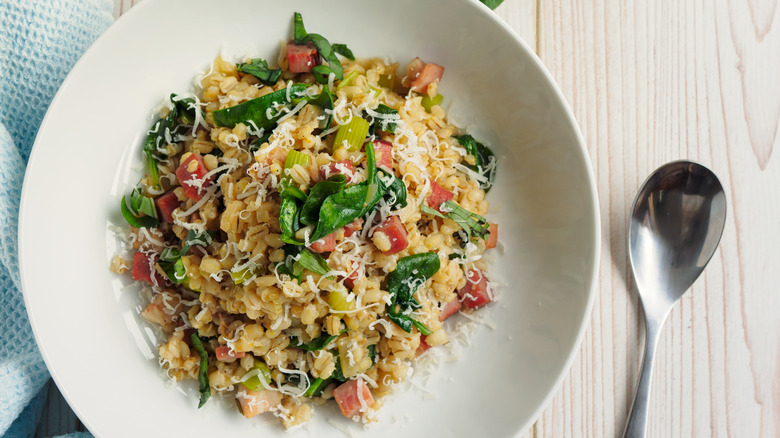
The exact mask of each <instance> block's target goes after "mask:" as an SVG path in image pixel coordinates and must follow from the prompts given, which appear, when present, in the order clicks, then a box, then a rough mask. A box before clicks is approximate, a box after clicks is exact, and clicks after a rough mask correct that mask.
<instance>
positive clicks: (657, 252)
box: [623, 161, 726, 438]
mask: <svg viewBox="0 0 780 438" xmlns="http://www.w3.org/2000/svg"><path fill="white" fill-rule="evenodd" d="M630 221H631V222H630V225H629V230H628V254H629V257H630V259H631V268H632V269H633V271H634V278H635V279H636V285H637V289H638V291H639V297H640V298H641V299H642V309H643V310H644V314H645V330H646V333H647V334H646V336H645V355H644V360H643V362H642V374H641V377H640V379H639V385H638V386H637V390H636V396H635V398H634V403H633V405H632V407H631V415H630V416H629V418H628V423H627V424H626V430H625V433H624V435H623V436H624V437H626V438H638V437H644V436H645V434H646V433H647V406H648V401H649V399H650V388H651V380H652V375H653V359H654V358H655V350H656V346H657V345H658V338H659V335H660V333H661V329H662V327H663V324H664V322H665V321H666V317H667V316H668V315H669V311H670V310H671V309H672V307H673V306H674V304H675V303H676V302H677V300H679V299H680V297H681V296H682V295H683V294H684V293H685V291H686V290H688V289H689V288H690V287H691V285H692V284H693V282H694V281H696V278H697V277H698V276H699V274H701V272H702V270H703V269H704V267H705V266H706V265H707V262H709V261H710V258H711V257H712V254H713V253H714V252H715V249H716V248H717V247H718V242H719V241H720V236H721V234H722V233H723V226H724V225H725V222H726V196H725V194H724V193H723V187H722V186H721V185H720V181H718V178H717V177H716V176H715V174H714V173H712V171H711V170H709V169H707V168H706V167H704V166H702V165H701V164H697V163H693V162H690V161H675V162H672V163H668V164H665V165H663V166H661V167H660V168H659V169H657V170H656V171H655V172H653V174H652V175H650V177H649V178H648V179H647V181H645V183H644V184H643V185H642V188H641V189H640V190H639V193H638V194H637V196H636V200H635V201H634V208H633V211H632V213H631V219H630Z"/></svg>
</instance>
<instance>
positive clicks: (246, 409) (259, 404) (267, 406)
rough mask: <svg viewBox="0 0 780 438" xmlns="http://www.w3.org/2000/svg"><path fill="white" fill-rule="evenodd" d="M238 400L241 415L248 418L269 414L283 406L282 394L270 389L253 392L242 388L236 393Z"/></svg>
mask: <svg viewBox="0 0 780 438" xmlns="http://www.w3.org/2000/svg"><path fill="white" fill-rule="evenodd" d="M236 398H237V399H238V402H239V403H240V404H241V413H242V414H244V417H246V418H252V417H254V416H256V415H258V414H262V413H264V412H268V411H270V410H272V409H275V408H276V407H277V406H279V405H280V404H282V393H281V392H279V391H272V390H270V389H262V390H260V391H252V390H251V389H247V388H245V387H243V386H241V388H240V389H239V390H238V391H237V392H236Z"/></svg>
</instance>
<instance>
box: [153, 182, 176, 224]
mask: <svg viewBox="0 0 780 438" xmlns="http://www.w3.org/2000/svg"><path fill="white" fill-rule="evenodd" d="M154 204H155V205H156V206H157V214H158V215H159V216H160V219H162V221H163V222H168V223H169V224H170V223H173V210H176V209H177V208H179V205H181V203H180V202H179V198H177V197H176V194H175V193H173V190H171V191H169V192H167V193H164V194H162V195H161V196H158V197H157V198H155V199H154Z"/></svg>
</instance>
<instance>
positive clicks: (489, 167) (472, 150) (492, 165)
mask: <svg viewBox="0 0 780 438" xmlns="http://www.w3.org/2000/svg"><path fill="white" fill-rule="evenodd" d="M455 139H456V140H458V143H460V144H461V145H462V146H463V147H464V148H466V152H468V154H469V155H471V156H472V157H474V164H473V165H471V164H466V167H468V168H470V169H472V170H474V171H475V172H477V173H478V174H480V175H481V176H482V177H483V178H484V181H478V182H479V188H481V189H482V190H484V191H485V193H487V192H489V191H490V189H491V187H493V181H495V179H496V166H497V164H498V163H497V161H496V156H495V154H494V153H493V151H491V150H490V148H488V147H487V146H485V145H483V144H482V143H480V142H478V141H476V140H474V137H472V136H470V135H468V134H466V135H456V136H455Z"/></svg>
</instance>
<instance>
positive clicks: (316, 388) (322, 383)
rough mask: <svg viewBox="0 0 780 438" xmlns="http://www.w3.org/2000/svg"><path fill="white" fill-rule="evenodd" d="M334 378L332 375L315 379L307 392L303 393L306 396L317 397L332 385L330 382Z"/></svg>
mask: <svg viewBox="0 0 780 438" xmlns="http://www.w3.org/2000/svg"><path fill="white" fill-rule="evenodd" d="M333 380H334V379H333V378H331V377H328V378H327V379H323V378H321V377H318V378H317V379H315V380H314V381H313V382H312V383H311V385H310V386H309V389H307V390H306V392H305V393H303V395H304V397H317V396H319V395H320V394H322V391H323V390H324V389H325V388H327V387H328V385H330V382H332V381H333Z"/></svg>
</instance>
